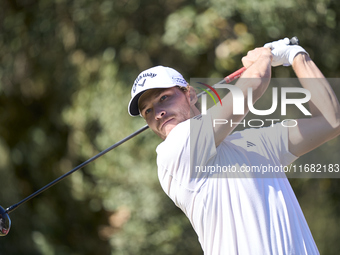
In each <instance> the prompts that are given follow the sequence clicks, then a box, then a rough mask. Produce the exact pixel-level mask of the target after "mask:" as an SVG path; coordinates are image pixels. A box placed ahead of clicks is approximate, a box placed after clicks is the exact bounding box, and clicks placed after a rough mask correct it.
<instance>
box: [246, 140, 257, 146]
mask: <svg viewBox="0 0 340 255" xmlns="http://www.w3.org/2000/svg"><path fill="white" fill-rule="evenodd" d="M253 146H256V144H254V143H252V142H249V141H247V147H253Z"/></svg>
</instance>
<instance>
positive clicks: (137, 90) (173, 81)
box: [128, 66, 187, 116]
mask: <svg viewBox="0 0 340 255" xmlns="http://www.w3.org/2000/svg"><path fill="white" fill-rule="evenodd" d="M174 86H181V87H186V86H187V82H186V81H185V79H184V78H183V76H182V75H181V74H180V73H179V72H177V71H176V70H175V69H172V68H170V67H164V66H156V67H152V68H150V69H147V70H145V71H143V72H141V73H140V74H139V75H138V77H137V78H136V80H135V82H134V83H133V86H132V89H131V100H130V103H129V108H128V111H129V114H130V115H131V116H138V115H139V109H138V99H139V98H140V96H141V95H142V94H143V93H144V92H145V91H147V90H148V89H156V88H171V87H174Z"/></svg>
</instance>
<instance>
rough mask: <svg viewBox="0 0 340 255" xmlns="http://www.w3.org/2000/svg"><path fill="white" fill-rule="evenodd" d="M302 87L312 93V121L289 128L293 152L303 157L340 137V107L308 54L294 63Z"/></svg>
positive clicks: (303, 54)
mask: <svg viewBox="0 0 340 255" xmlns="http://www.w3.org/2000/svg"><path fill="white" fill-rule="evenodd" d="M292 66H293V69H294V71H295V73H296V75H297V77H298V78H299V80H300V83H301V85H302V87H304V88H305V89H307V90H309V91H310V93H311V100H310V101H309V108H310V112H311V113H312V117H311V118H309V119H299V120H297V126H295V127H291V128H289V135H288V138H289V151H290V152H291V153H292V154H294V155H295V156H301V155H303V154H305V153H307V152H309V151H311V150H313V149H315V148H316V147H318V146H320V145H321V144H323V143H325V142H327V141H329V140H331V139H332V138H334V137H336V136H338V135H339V134H340V106H339V101H338V99H337V98H336V95H335V93H334V91H333V90H332V88H331V86H330V85H329V84H328V82H327V80H326V79H325V77H324V76H323V74H322V73H321V71H320V70H319V68H318V67H317V66H316V65H315V63H314V62H313V61H312V60H311V59H310V58H309V56H308V55H307V54H305V53H300V54H298V55H297V56H296V57H295V58H294V60H293V63H292Z"/></svg>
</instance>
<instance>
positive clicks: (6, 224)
mask: <svg viewBox="0 0 340 255" xmlns="http://www.w3.org/2000/svg"><path fill="white" fill-rule="evenodd" d="M10 228H11V219H10V218H9V215H8V213H7V212H6V210H5V209H4V208H2V207H1V206H0V236H5V235H7V234H8V232H9V229H10Z"/></svg>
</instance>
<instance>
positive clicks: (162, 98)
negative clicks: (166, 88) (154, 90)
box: [159, 95, 168, 101]
mask: <svg viewBox="0 0 340 255" xmlns="http://www.w3.org/2000/svg"><path fill="white" fill-rule="evenodd" d="M167 97H168V96H166V95H163V96H161V98H160V99H159V100H160V101H163V100H165V99H166V98H167Z"/></svg>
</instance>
